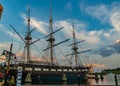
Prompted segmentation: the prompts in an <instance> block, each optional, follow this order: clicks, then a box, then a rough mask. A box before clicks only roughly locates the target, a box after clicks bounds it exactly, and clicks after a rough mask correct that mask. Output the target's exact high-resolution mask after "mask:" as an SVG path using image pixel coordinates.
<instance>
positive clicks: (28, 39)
mask: <svg viewBox="0 0 120 86" xmlns="http://www.w3.org/2000/svg"><path fill="white" fill-rule="evenodd" d="M27 21H28V26H27V35H26V37H25V40H26V48H27V63H30V41H31V40H32V38H31V33H30V8H29V7H28V20H27Z"/></svg>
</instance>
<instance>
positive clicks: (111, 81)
mask: <svg viewBox="0 0 120 86" xmlns="http://www.w3.org/2000/svg"><path fill="white" fill-rule="evenodd" d="M98 77H99V80H97V81H96V80H95V79H89V80H88V83H89V85H116V82H115V75H114V74H112V73H110V74H107V75H104V76H103V77H104V79H103V80H102V79H100V76H98ZM117 82H118V85H120V75H117Z"/></svg>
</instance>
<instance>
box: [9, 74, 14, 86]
mask: <svg viewBox="0 0 120 86" xmlns="http://www.w3.org/2000/svg"><path fill="white" fill-rule="evenodd" d="M14 79H15V78H14V76H13V75H12V76H11V79H10V81H9V86H15V80H14Z"/></svg>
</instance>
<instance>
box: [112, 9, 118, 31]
mask: <svg viewBox="0 0 120 86" xmlns="http://www.w3.org/2000/svg"><path fill="white" fill-rule="evenodd" d="M110 21H111V25H112V26H113V27H114V29H115V30H116V31H119V32H120V11H119V12H114V13H112V14H111V17H110Z"/></svg>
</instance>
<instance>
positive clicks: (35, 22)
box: [22, 14, 49, 34]
mask: <svg viewBox="0 0 120 86" xmlns="http://www.w3.org/2000/svg"><path fill="white" fill-rule="evenodd" d="M22 18H23V19H24V23H25V24H26V25H27V16H26V15H24V14H22ZM30 25H31V26H32V27H35V28H36V29H37V30H38V31H39V32H41V33H43V34H48V32H47V29H48V28H49V26H48V25H49V24H48V23H46V22H43V21H38V20H37V19H35V18H33V17H31V24H30Z"/></svg>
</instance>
